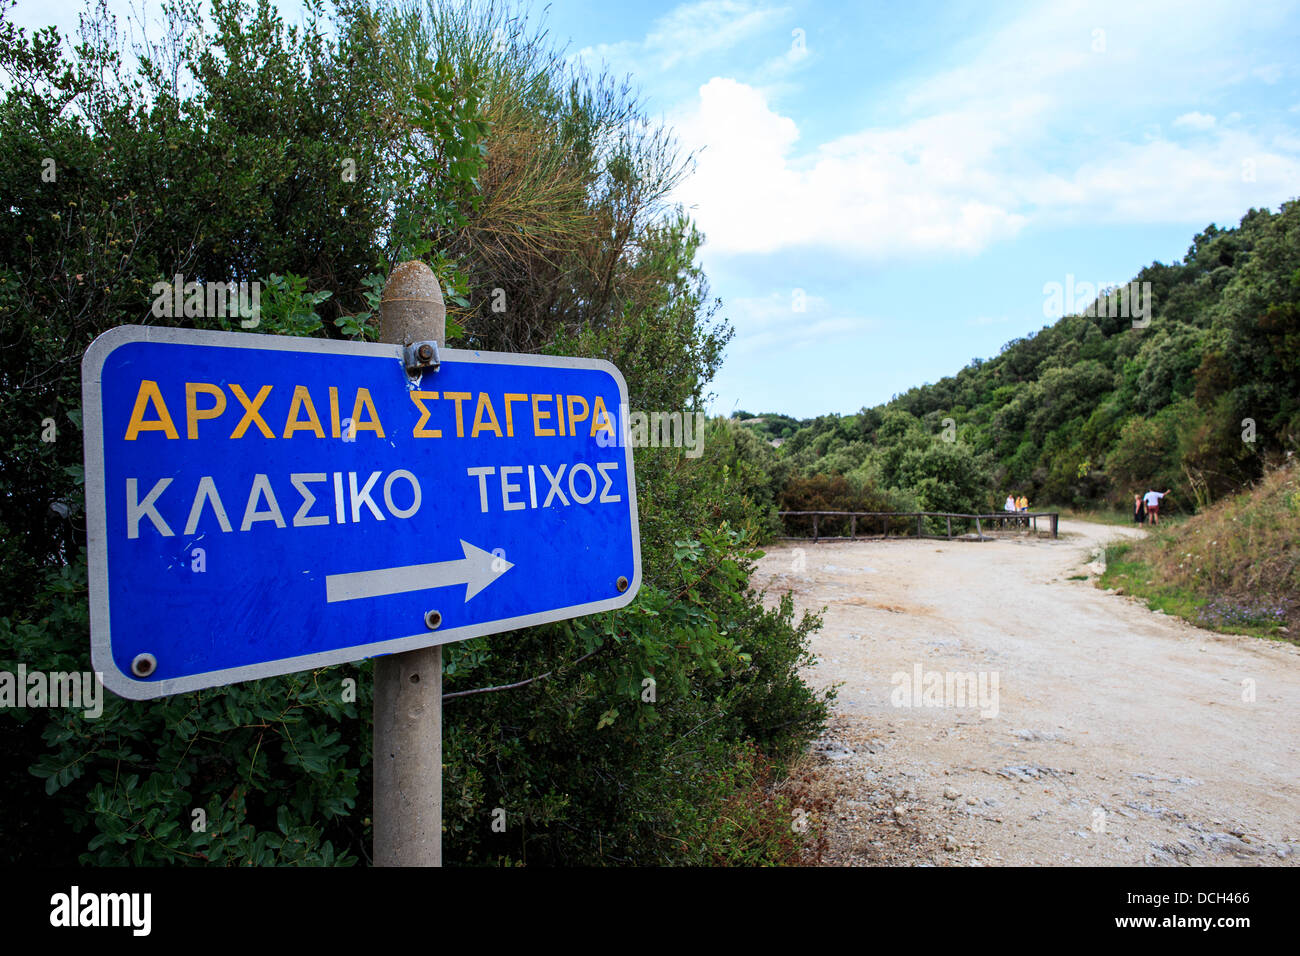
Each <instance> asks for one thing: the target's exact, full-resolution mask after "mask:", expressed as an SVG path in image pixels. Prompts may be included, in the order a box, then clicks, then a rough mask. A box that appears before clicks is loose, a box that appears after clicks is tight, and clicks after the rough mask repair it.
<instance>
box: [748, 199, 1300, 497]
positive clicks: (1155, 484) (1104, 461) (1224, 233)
mask: <svg viewBox="0 0 1300 956" xmlns="http://www.w3.org/2000/svg"><path fill="white" fill-rule="evenodd" d="M1133 281H1134V282H1136V283H1138V289H1142V287H1143V284H1144V283H1149V284H1150V288H1149V291H1150V300H1149V305H1150V307H1151V311H1150V314H1149V316H1147V319H1146V320H1142V321H1139V322H1138V326H1137V327H1135V325H1134V316H1131V315H1130V314H1129V313H1128V312H1127V311H1124V310H1125V309H1127V308H1128V307H1129V306H1133V307H1135V308H1136V307H1137V306H1138V303H1137V302H1136V301H1135V300H1136V299H1137V298H1138V297H1135V296H1132V295H1131V291H1130V287H1129V286H1127V285H1126V286H1121V287H1119V289H1117V290H1101V293H1102V294H1099V295H1085V296H1081V297H1080V298H1079V299H1078V300H1077V301H1075V302H1064V303H1063V306H1064V311H1065V312H1066V314H1065V315H1063V316H1062V318H1060V319H1059V320H1057V321H1056V322H1055V323H1053V324H1051V325H1047V326H1044V327H1043V329H1042V330H1041V331H1039V332H1037V333H1035V334H1033V335H1029V336H1026V337H1024V338H1020V339H1016V340H1014V341H1011V342H1008V343H1007V344H1006V345H1004V346H1003V348H1002V351H1001V353H1000V354H998V355H997V356H994V357H993V358H990V359H987V360H985V359H980V358H976V359H973V360H972V361H971V362H970V364H969V365H967V366H966V367H965V368H963V369H961V370H960V371H958V372H957V373H956V374H955V375H952V376H949V377H946V378H943V379H940V380H939V381H938V382H935V383H933V384H926V385H921V386H918V387H916V388H913V389H909V390H908V391H907V392H905V393H904V394H902V395H897V396H895V397H894V398H893V399H892V400H890V401H889V402H886V403H883V404H881V405H877V406H874V407H871V408H865V407H864V408H862V409H861V410H860V411H858V412H857V413H855V414H850V415H823V416H820V417H818V418H814V419H809V420H805V421H801V422H796V421H794V420H792V419H790V418H788V417H786V416H783V415H779V414H768V413H762V414H758V415H755V414H752V413H751V412H747V411H746V412H737V413H736V414H735V416H733V418H734V419H736V420H738V421H741V422H743V423H744V424H743V425H742V427H744V428H746V429H749V430H752V431H754V432H755V434H757V435H759V436H760V437H761V438H762V439H763V440H764V441H765V442H768V443H770V442H773V441H775V442H778V443H779V447H776V448H774V449H773V451H774V452H775V460H776V461H777V462H778V463H779V465H780V468H781V469H783V471H782V472H781V473H780V474H779V475H778V476H777V477H778V482H779V484H778V487H777V488H776V499H777V502H778V505H779V506H780V507H781V508H783V509H785V510H803V506H804V505H805V504H807V503H808V502H810V501H812V500H814V499H815V500H816V501H817V502H818V507H823V508H825V509H827V510H902V511H909V510H926V511H970V510H980V511H990V510H992V511H999V510H1001V507H1002V502H1003V500H1004V499H1005V497H1006V496H1007V494H1008V493H1013V494H1017V495H1020V494H1023V495H1025V496H1027V497H1028V499H1029V502H1030V507H1031V509H1075V510H1076V511H1083V512H1094V513H1098V514H1106V513H1116V514H1117V515H1118V514H1122V515H1124V519H1123V520H1124V521H1131V507H1132V502H1133V495H1134V494H1135V493H1141V492H1145V491H1149V490H1152V489H1154V490H1164V489H1166V488H1168V489H1171V490H1172V492H1173V493H1172V494H1171V495H1170V497H1169V499H1168V500H1167V501H1166V502H1165V505H1164V508H1162V511H1163V512H1164V514H1162V518H1163V517H1165V515H1168V514H1171V513H1172V514H1179V513H1181V514H1191V513H1193V512H1195V511H1197V510H1198V509H1201V508H1204V507H1205V506H1207V505H1209V504H1210V503H1211V502H1213V501H1216V500H1218V499H1219V498H1221V497H1223V496H1224V495H1229V494H1233V493H1235V492H1236V491H1237V490H1238V489H1239V488H1242V487H1244V486H1245V485H1247V484H1248V483H1250V482H1252V481H1255V480H1257V479H1259V478H1260V477H1261V476H1262V475H1263V474H1264V473H1265V472H1266V471H1267V470H1268V468H1269V467H1271V466H1273V465H1276V464H1278V463H1279V462H1280V461H1282V460H1283V459H1284V458H1285V455H1286V453H1287V452H1297V451H1300V201H1295V200H1293V201H1291V202H1287V203H1284V204H1283V205H1282V206H1281V208H1280V209H1278V210H1277V211H1276V212H1274V211H1270V210H1268V209H1251V210H1249V211H1248V212H1247V213H1246V214H1245V215H1244V216H1243V217H1242V219H1241V222H1240V224H1238V225H1237V226H1235V227H1232V228H1220V227H1219V226H1217V225H1214V224H1211V225H1209V226H1207V227H1206V229H1205V230H1204V231H1203V232H1201V233H1200V234H1198V235H1196V236H1195V237H1194V238H1193V240H1192V243H1191V246H1190V247H1189V248H1188V250H1187V254H1186V255H1185V256H1184V257H1183V259H1182V260H1181V261H1179V262H1174V263H1170V264H1164V263H1159V262H1156V263H1152V264H1151V265H1150V266H1147V267H1146V268H1144V269H1142V270H1141V271H1139V272H1138V274H1137V275H1136V276H1134V277H1133ZM1125 296H1128V297H1129V300H1128V302H1127V305H1126V304H1125V298H1124V297H1125ZM1141 298H1142V299H1143V302H1145V294H1143V295H1142V297H1141ZM1121 306H1123V309H1121ZM1112 313H1119V314H1112ZM1147 320H1149V321H1147ZM1143 322H1146V324H1145V325H1143ZM840 477H842V478H843V479H844V481H843V482H842V483H839V484H835V485H834V487H832V481H833V479H837V478H840ZM866 503H872V504H880V505H892V506H893V507H882V508H879V509H867V508H861V506H862V505H863V504H866ZM1116 520H1118V518H1117V519H1116Z"/></svg>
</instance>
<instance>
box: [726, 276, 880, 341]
mask: <svg viewBox="0 0 1300 956" xmlns="http://www.w3.org/2000/svg"><path fill="white" fill-rule="evenodd" d="M726 316H727V318H728V319H729V320H730V322H731V324H732V326H733V327H734V328H735V330H736V337H735V339H734V340H733V341H732V344H731V347H732V349H733V350H734V351H736V352H739V353H742V354H743V353H746V352H756V351H759V350H760V349H782V350H788V349H794V348H802V347H804V346H807V345H824V344H826V343H827V342H832V341H837V340H842V339H847V338H851V337H853V336H855V335H860V334H862V333H863V332H868V331H870V330H872V329H874V328H879V327H880V326H881V324H882V323H881V322H880V321H879V320H877V319H870V318H864V317H861V316H854V315H842V314H837V311H836V309H835V308H834V307H833V306H832V305H831V304H830V303H829V302H828V301H827V300H826V299H824V298H822V297H820V296H817V295H809V294H807V292H806V291H805V290H803V289H790V290H788V291H785V292H772V293H769V294H768V295H766V296H758V297H751V298H733V299H730V300H728V302H727V308H726Z"/></svg>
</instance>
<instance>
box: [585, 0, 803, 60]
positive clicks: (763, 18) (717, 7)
mask: <svg viewBox="0 0 1300 956" xmlns="http://www.w3.org/2000/svg"><path fill="white" fill-rule="evenodd" d="M786 13H788V10H786V9H785V8H777V7H764V6H760V5H757V4H754V3H751V2H749V0H697V2H695V3H686V4H682V5H681V6H678V7H675V8H674V9H673V10H671V11H670V12H668V13H667V14H665V15H664V16H662V17H660V18H659V19H658V20H657V21H655V24H654V26H653V27H652V28H651V30H650V32H649V33H648V34H646V36H645V39H643V40H640V41H637V42H629V41H624V42H622V43H602V44H599V45H597V46H591V47H584V48H583V49H582V50H580V51H578V54H577V55H578V57H579V58H581V59H583V60H587V61H592V62H600V61H604V62H606V63H611V64H614V65H615V66H616V67H620V68H626V69H628V70H629V71H630V72H632V73H634V74H639V73H641V72H643V71H644V70H645V69H646V68H647V67H648V68H650V69H654V70H671V69H673V68H674V67H677V66H679V65H680V64H682V63H684V62H687V61H690V60H696V59H699V58H701V57H705V56H716V55H717V54H719V53H722V52H725V51H727V50H730V49H732V48H733V47H735V46H736V45H738V44H739V43H741V42H743V41H744V40H747V39H749V38H750V37H752V36H753V35H754V34H756V33H758V32H760V31H762V30H764V29H767V28H768V27H770V26H771V25H773V24H774V23H775V22H776V21H777V20H779V19H780V18H782V17H783V16H785V15H786Z"/></svg>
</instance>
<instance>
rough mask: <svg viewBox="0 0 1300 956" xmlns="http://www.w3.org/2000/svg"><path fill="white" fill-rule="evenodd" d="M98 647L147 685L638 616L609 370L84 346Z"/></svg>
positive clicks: (636, 543)
mask: <svg viewBox="0 0 1300 956" xmlns="http://www.w3.org/2000/svg"><path fill="white" fill-rule="evenodd" d="M82 390H83V400H84V415H85V419H84V420H85V452H86V504H87V525H88V541H89V553H90V619H91V644H92V659H93V662H94V666H95V669H96V670H98V671H100V672H102V673H103V675H104V678H103V679H104V684H105V686H107V687H108V688H109V689H110V690H113V691H115V692H116V693H118V694H120V695H122V696H124V697H130V698H136V699H143V698H150V697H160V696H163V695H166V694H176V693H181V692H183V691H190V690H196V689H198V688H202V687H214V686H217V685H220V684H229V683H234V682H236V681H241V680H249V679H251V678H256V677H267V676H270V675H273V674H284V673H288V672H290V671H297V670H305V669H308V668H312V667H321V666H324V665H327V664H337V663H341V662H344V661H351V660H358V659H360V658H363V657H371V656H374V655H377V654H389V653H394V652H398V651H406V650H412V649H414V648H417V647H427V646H431V645H434V644H443V643H447V642H450V641H459V640H464V639H465V638H469V637H476V636H479V635H483V634H492V633H496V632H499V631H506V630H512V629H515V628H521V627H528V626H531V625H535V624H542V623H545V622H547V621H556V620H560V619H562V618H568V617H576V616H579V615H582V614H592V613H595V612H598V611H604V610H610V609H613V608H618V607H622V606H623V605H625V604H627V603H628V602H630V601H631V600H632V598H633V597H634V596H635V594H636V591H637V589H638V587H639V586H640V583H641V549H640V539H639V535H638V528H637V510H636V486H635V481H634V478H633V473H632V450H631V448H630V447H629V446H628V444H627V443H626V442H625V441H622V440H620V436H622V435H623V432H622V431H621V430H620V429H621V425H622V418H623V416H625V415H626V408H627V386H626V384H625V383H624V381H623V376H622V375H621V374H620V373H619V371H618V369H617V368H615V367H614V366H613V365H611V364H610V363H608V362H602V361H596V360H588V359H577V358H560V357H552V356H545V355H514V354H508V353H499V352H497V353H494V352H472V351H463V350H443V351H442V354H441V366H440V367H439V368H438V369H437V370H436V371H434V370H429V369H426V370H424V371H423V372H422V373H415V374H408V372H407V370H406V368H405V363H404V361H403V355H402V347H401V346H396V345H376V344H369V343H364V344H358V343H350V342H334V341H328V340H323V339H300V338H290V337H282V336H271V335H253V334H245V333H233V332H196V331H188V330H179V329H159V328H147V327H141V326H125V327H122V328H116V329H113V330H111V331H109V332H106V333H105V334H103V335H101V336H100V337H99V338H98V339H96V340H95V341H94V342H93V343H92V344H91V346H90V348H89V349H88V350H87V352H86V355H85V357H84V359H83V361H82Z"/></svg>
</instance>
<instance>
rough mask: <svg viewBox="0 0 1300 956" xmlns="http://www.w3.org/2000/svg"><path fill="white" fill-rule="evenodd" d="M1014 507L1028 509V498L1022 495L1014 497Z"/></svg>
mask: <svg viewBox="0 0 1300 956" xmlns="http://www.w3.org/2000/svg"><path fill="white" fill-rule="evenodd" d="M1016 507H1017V508H1018V509H1019V510H1021V511H1028V510H1029V499H1028V498H1026V497H1025V496H1024V495H1021V496H1020V497H1019V498H1018V499H1016Z"/></svg>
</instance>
